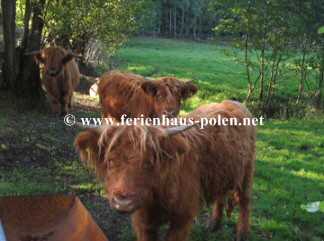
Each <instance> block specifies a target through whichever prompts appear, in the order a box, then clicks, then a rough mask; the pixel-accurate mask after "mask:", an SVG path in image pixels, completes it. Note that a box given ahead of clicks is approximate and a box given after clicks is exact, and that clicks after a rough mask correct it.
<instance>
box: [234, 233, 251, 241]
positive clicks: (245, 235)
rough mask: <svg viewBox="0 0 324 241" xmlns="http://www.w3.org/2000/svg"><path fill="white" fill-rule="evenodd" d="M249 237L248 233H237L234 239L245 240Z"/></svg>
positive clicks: (237, 240)
mask: <svg viewBox="0 0 324 241" xmlns="http://www.w3.org/2000/svg"><path fill="white" fill-rule="evenodd" d="M248 238H249V235H248V234H237V235H236V241H247V240H248Z"/></svg>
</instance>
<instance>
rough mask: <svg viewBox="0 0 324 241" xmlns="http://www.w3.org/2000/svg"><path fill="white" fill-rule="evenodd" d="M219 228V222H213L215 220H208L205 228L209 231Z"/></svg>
mask: <svg viewBox="0 0 324 241" xmlns="http://www.w3.org/2000/svg"><path fill="white" fill-rule="evenodd" d="M220 228H221V222H215V221H210V222H209V223H208V224H207V226H206V229H207V231H209V232H216V231H218V230H219V229H220Z"/></svg>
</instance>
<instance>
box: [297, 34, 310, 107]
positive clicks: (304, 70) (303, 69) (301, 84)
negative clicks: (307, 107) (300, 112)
mask: <svg viewBox="0 0 324 241" xmlns="http://www.w3.org/2000/svg"><path fill="white" fill-rule="evenodd" d="M306 51H307V38H306V37H305V39H304V43H303V49H302V53H303V58H302V62H301V64H300V79H299V86H298V96H297V100H296V104H298V102H299V101H300V99H301V96H302V94H303V90H304V83H305V81H306V76H307V67H306Z"/></svg>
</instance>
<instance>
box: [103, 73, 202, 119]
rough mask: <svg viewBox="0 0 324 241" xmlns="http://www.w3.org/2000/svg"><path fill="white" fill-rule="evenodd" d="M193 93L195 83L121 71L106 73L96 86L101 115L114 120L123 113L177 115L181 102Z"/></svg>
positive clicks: (159, 115) (128, 114) (133, 116)
mask: <svg viewBox="0 0 324 241" xmlns="http://www.w3.org/2000/svg"><path fill="white" fill-rule="evenodd" d="M196 92H197V87H196V86H195V85H193V84H191V83H186V82H183V81H181V80H178V79H176V78H171V77H163V78H159V79H156V80H148V79H146V78H144V77H142V76H139V75H134V74H128V73H121V72H109V73H106V74H105V75H103V76H102V77H101V78H100V83H99V85H98V94H99V98H100V107H101V116H102V117H103V118H116V119H120V117H121V116H122V115H123V114H126V115H127V117H132V118H136V117H150V118H154V117H161V116H162V115H166V116H168V117H175V116H177V115H178V114H179V111H180V105H181V101H182V100H186V99H188V98H189V97H191V96H192V95H194V94H195V93H196ZM142 115H143V116H142Z"/></svg>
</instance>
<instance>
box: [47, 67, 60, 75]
mask: <svg viewBox="0 0 324 241" xmlns="http://www.w3.org/2000/svg"><path fill="white" fill-rule="evenodd" d="M57 72H58V71H57V69H55V68H51V69H49V70H48V71H47V74H48V75H50V76H55V75H57Z"/></svg>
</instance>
